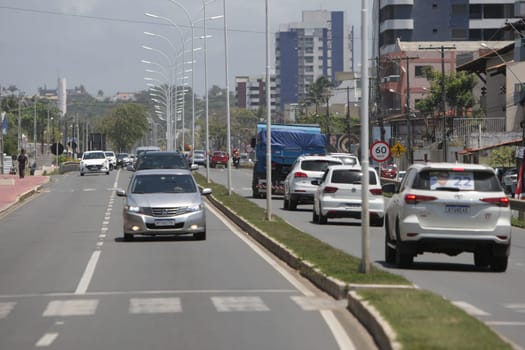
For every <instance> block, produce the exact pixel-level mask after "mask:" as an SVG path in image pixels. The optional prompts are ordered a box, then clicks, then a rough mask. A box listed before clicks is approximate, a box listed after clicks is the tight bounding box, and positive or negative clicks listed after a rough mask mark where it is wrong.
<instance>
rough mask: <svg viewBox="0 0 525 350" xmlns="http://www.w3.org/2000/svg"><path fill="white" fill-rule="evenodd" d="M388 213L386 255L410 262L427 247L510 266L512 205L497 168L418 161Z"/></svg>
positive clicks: (496, 267) (389, 187)
mask: <svg viewBox="0 0 525 350" xmlns="http://www.w3.org/2000/svg"><path fill="white" fill-rule="evenodd" d="M383 192H384V193H385V194H387V193H393V195H392V198H391V199H390V201H389V203H388V205H387V208H386V214H385V260H386V262H387V263H395V264H396V265H398V266H399V267H409V266H410V265H412V263H413V259H414V257H415V256H416V255H418V254H422V253H423V252H433V253H445V254H447V255H450V256H455V255H458V254H460V253H463V252H469V253H473V254H474V264H475V266H476V267H480V268H486V267H489V266H490V268H491V270H492V271H495V272H503V271H505V270H506V269H507V263H508V258H509V254H510V242H511V210H510V203H509V198H508V197H507V196H506V195H505V193H504V192H503V189H502V188H501V185H500V183H499V181H498V178H497V177H496V174H495V172H494V170H493V169H492V168H490V167H488V166H484V165H479V164H458V163H426V164H413V165H412V166H410V167H409V168H408V170H407V173H406V175H405V177H404V178H403V181H402V182H401V184H399V185H396V184H394V183H392V184H386V185H384V186H383Z"/></svg>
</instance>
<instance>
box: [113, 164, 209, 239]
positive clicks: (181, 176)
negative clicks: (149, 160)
mask: <svg viewBox="0 0 525 350" xmlns="http://www.w3.org/2000/svg"><path fill="white" fill-rule="evenodd" d="M210 193H211V189H209V188H205V189H202V190H199V187H198V186H197V183H196V182H195V179H194V178H193V175H192V174H191V170H188V169H148V170H139V171H137V172H135V173H134V174H133V176H132V178H131V180H130V183H129V186H128V189H127V190H126V191H124V190H122V189H118V190H117V195H118V196H119V197H124V198H125V203H124V209H123V231H124V239H126V240H129V239H132V238H133V236H134V235H149V236H156V235H182V234H192V235H193V237H194V238H195V239H197V240H205V239H206V215H205V207H204V202H203V200H202V195H208V194H210Z"/></svg>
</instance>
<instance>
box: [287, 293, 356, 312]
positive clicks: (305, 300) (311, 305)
mask: <svg viewBox="0 0 525 350" xmlns="http://www.w3.org/2000/svg"><path fill="white" fill-rule="evenodd" d="M290 298H291V299H292V300H293V301H295V303H297V305H299V307H300V308H301V309H303V310H304V311H317V310H334V309H339V308H341V307H343V308H344V307H345V306H346V305H347V303H348V302H347V301H346V300H344V299H343V300H339V301H336V300H331V299H328V298H321V297H305V296H291V297H290Z"/></svg>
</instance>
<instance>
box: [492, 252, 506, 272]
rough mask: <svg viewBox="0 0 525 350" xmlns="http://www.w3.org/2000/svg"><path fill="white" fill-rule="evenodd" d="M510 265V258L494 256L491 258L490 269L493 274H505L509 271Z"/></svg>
mask: <svg viewBox="0 0 525 350" xmlns="http://www.w3.org/2000/svg"><path fill="white" fill-rule="evenodd" d="M508 263H509V257H508V256H492V257H491V258H490V269H491V270H492V271H493V272H505V271H507V265H508Z"/></svg>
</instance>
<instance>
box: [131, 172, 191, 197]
mask: <svg viewBox="0 0 525 350" xmlns="http://www.w3.org/2000/svg"><path fill="white" fill-rule="evenodd" d="M196 191H197V187H196V186H195V182H194V181H193V179H192V177H191V176H190V175H141V176H137V177H135V180H134V181H133V183H132V184H131V193H194V192H196Z"/></svg>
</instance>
